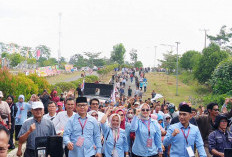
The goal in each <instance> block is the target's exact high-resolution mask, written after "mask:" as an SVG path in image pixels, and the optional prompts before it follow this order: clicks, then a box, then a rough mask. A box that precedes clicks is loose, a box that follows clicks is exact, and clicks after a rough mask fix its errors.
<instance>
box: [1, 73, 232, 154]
mask: <svg viewBox="0 0 232 157" xmlns="http://www.w3.org/2000/svg"><path fill="white" fill-rule="evenodd" d="M147 72H148V69H146V70H144V69H141V70H139V74H138V75H136V69H135V70H133V69H124V70H123V71H122V73H120V74H116V75H115V76H114V82H115V86H116V87H117V88H118V93H117V94H116V99H115V101H113V100H106V101H102V100H99V99H97V98H94V97H92V98H91V99H88V98H86V97H83V93H81V91H80V90H79V89H77V92H78V96H77V98H76V97H75V94H74V92H73V91H71V92H69V93H66V94H63V93H62V94H61V95H60V96H58V94H57V91H56V90H53V91H52V92H51V93H50V94H49V93H48V92H47V90H44V92H43V93H42V94H41V95H35V94H33V95H32V96H31V99H30V100H29V102H25V98H24V96H23V95H20V96H19V97H18V100H17V101H15V98H14V96H11V95H9V96H6V97H4V95H3V93H2V92H1V91H0V113H1V116H0V123H1V125H0V156H4V155H5V156H6V155H7V150H8V144H9V149H14V148H15V145H14V141H16V142H17V144H18V151H17V156H22V155H23V152H22V144H23V143H25V142H26V150H25V152H24V157H34V156H35V154H36V146H35V140H36V137H41V136H53V135H58V136H62V137H63V144H64V148H63V149H64V150H63V151H64V154H65V156H66V157H76V156H78V157H94V156H96V157H102V156H105V157H112V156H113V157H124V156H125V157H161V156H163V157H169V156H170V157H189V156H190V157H192V156H195V155H198V156H200V157H208V156H209V157H210V156H213V157H224V150H225V149H229V148H232V133H231V131H232V128H231V127H230V118H231V117H232V111H231V110H230V111H228V108H231V106H230V105H231V103H232V98H227V99H226V100H225V104H224V105H223V107H222V110H221V112H220V111H219V105H218V104H217V103H213V102H212V103H210V104H208V105H207V108H206V109H204V107H203V106H200V107H199V108H198V109H194V108H193V106H192V105H191V103H190V102H187V103H186V102H181V103H180V104H179V106H178V108H176V107H175V105H174V104H173V103H170V102H168V101H166V100H164V101H162V102H161V101H156V100H154V101H151V98H154V97H155V95H156V93H155V91H154V90H153V91H152V93H151V98H148V99H147V100H143V99H142V95H143V92H141V91H142V90H143V91H144V92H146V89H145V86H144V83H146V84H147V82H148V80H147V79H146V77H145V74H146V73H147ZM138 82H139V84H140V82H142V83H143V86H142V89H141V86H140V85H139V86H137V85H138ZM132 86H133V87H132ZM125 87H127V88H128V89H127V92H126V91H125V90H124V92H121V88H123V89H124V88H125ZM78 88H80V87H78ZM134 88H135V89H134ZM140 92H141V93H142V94H141V93H140ZM4 98H5V100H6V101H3V99H4ZM13 135H15V140H14V137H13Z"/></svg>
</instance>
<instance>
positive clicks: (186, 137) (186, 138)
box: [181, 128, 190, 145]
mask: <svg viewBox="0 0 232 157" xmlns="http://www.w3.org/2000/svg"><path fill="white" fill-rule="evenodd" d="M181 131H182V133H183V135H184V138H185V140H186V143H187V145H188V136H189V131H190V128H189V129H188V134H187V136H186V135H185V133H184V130H183V129H181Z"/></svg>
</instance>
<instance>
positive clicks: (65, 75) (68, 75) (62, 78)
mask: <svg viewBox="0 0 232 157" xmlns="http://www.w3.org/2000/svg"><path fill="white" fill-rule="evenodd" d="M77 75H81V71H77V72H74V73H62V74H60V75H55V76H50V77H46V80H47V81H48V82H49V83H50V84H56V83H58V82H64V81H65V80H67V79H70V78H72V77H75V76H77Z"/></svg>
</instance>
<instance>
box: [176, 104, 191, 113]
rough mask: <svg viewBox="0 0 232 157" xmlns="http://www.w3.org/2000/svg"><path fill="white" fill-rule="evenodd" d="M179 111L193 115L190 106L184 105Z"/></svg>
mask: <svg viewBox="0 0 232 157" xmlns="http://www.w3.org/2000/svg"><path fill="white" fill-rule="evenodd" d="M179 111H182V112H189V113H191V111H192V110H191V107H189V106H188V105H182V106H180V110H179Z"/></svg>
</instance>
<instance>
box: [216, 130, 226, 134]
mask: <svg viewBox="0 0 232 157" xmlns="http://www.w3.org/2000/svg"><path fill="white" fill-rule="evenodd" d="M218 132H219V133H221V134H227V130H226V132H223V131H221V130H220V129H218Z"/></svg>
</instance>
